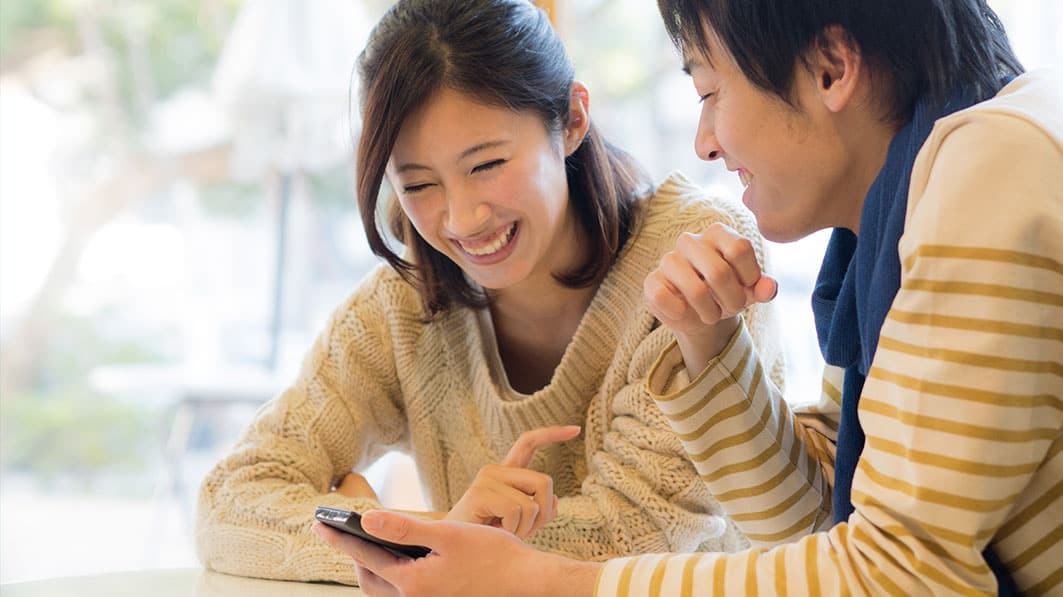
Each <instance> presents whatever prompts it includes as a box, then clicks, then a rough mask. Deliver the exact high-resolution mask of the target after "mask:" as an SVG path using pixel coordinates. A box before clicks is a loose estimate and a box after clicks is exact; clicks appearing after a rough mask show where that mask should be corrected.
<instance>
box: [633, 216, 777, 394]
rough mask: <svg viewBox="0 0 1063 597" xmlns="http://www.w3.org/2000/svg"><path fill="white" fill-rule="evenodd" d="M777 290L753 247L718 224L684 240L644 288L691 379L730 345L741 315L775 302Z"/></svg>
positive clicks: (650, 305) (653, 272)
mask: <svg viewBox="0 0 1063 597" xmlns="http://www.w3.org/2000/svg"><path fill="white" fill-rule="evenodd" d="M778 289H779V284H778V282H776V281H775V280H774V279H773V278H771V277H769V276H767V275H764V274H763V273H762V270H761V267H760V263H759V262H758V261H757V255H756V252H755V251H754V250H753V243H752V242H750V240H749V239H747V238H744V237H742V236H740V235H739V234H738V233H737V232H735V231H734V230H732V229H731V228H729V227H727V226H724V225H723V224H719V223H716V224H713V225H711V226H709V227H708V229H706V230H705V231H704V232H702V233H700V234H694V233H689V232H688V233H686V234H683V235H682V236H680V237H679V240H677V241H676V246H675V249H673V250H672V251H670V252H668V253H666V254H665V255H664V257H662V258H661V263H660V264H659V265H658V266H657V269H655V270H653V271H652V272H650V274H649V275H648V276H646V280H645V282H644V283H643V291H644V293H645V295H646V302H647V304H648V306H649V309H650V312H651V313H653V315H654V316H655V317H656V318H657V319H659V320H660V321H661V323H663V324H664V325H665V326H667V327H668V328H669V329H671V330H672V333H673V334H675V338H676V341H677V342H678V343H679V349H680V351H682V353H683V361H684V362H685V363H686V366H687V371H688V372H689V373H690V375H691V377H693V376H695V375H697V374H699V373H700V372H701V371H702V370H703V369H704V368H705V366H706V365H708V363H709V361H711V360H712V359H713V358H715V357H716V356H717V355H719V354H720V352H721V351H722V350H723V349H724V347H725V346H727V342H728V341H729V340H730V339H731V336H733V335H734V332H735V330H737V329H738V315H739V314H740V313H741V312H742V311H743V310H744V309H745V308H746V307H748V306H750V305H752V304H753V303H766V302H769V301H771V300H772V299H774V298H775V294H776V293H777V292H778Z"/></svg>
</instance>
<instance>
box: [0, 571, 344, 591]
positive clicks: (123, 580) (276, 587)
mask: <svg viewBox="0 0 1063 597" xmlns="http://www.w3.org/2000/svg"><path fill="white" fill-rule="evenodd" d="M0 595H2V596H3V597H127V596H128V597H143V596H145V595H150V596H151V597H230V596H235V597H240V596H243V595H249V596H254V597H351V596H352V595H353V596H356V597H357V596H359V595H362V592H361V591H359V590H358V588H357V587H349V586H346V585H337V584H324V583H305V582H284V581H277V580H261V579H257V578H242V577H239V576H229V575H227V574H219V573H217V572H210V571H208V570H203V569H202V568H181V569H176V570H146V571H140V572H117V573H112V574H100V575H96V576H74V577H70V578H56V579H51V580H40V581H33V582H24V583H12V584H5V585H2V586H0Z"/></svg>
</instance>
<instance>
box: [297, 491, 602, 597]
mask: <svg viewBox="0 0 1063 597" xmlns="http://www.w3.org/2000/svg"><path fill="white" fill-rule="evenodd" d="M362 527H363V528H364V529H365V530H366V531H368V532H369V533H370V534H372V535H375V536H377V537H379V538H381V539H385V540H387V541H391V542H394V543H403V544H408V545H424V546H425V547H428V548H429V549H431V550H432V553H431V554H429V555H428V556H427V557H424V558H419V559H416V560H411V559H408V558H402V557H398V556H396V555H394V554H391V553H389V552H387V551H385V550H383V549H381V548H379V547H377V546H375V545H373V544H371V543H369V542H366V541H362V540H361V539H358V538H357V537H354V536H352V535H348V534H346V533H342V532H340V531H337V530H335V529H331V528H329V527H327V526H325V525H323V524H321V523H316V524H315V525H314V527H313V531H314V533H315V534H317V535H318V536H319V537H321V538H322V539H323V540H324V541H326V542H328V544H329V545H331V546H333V547H335V548H336V549H338V550H339V551H341V552H343V553H345V554H347V555H348V556H350V557H351V558H352V559H353V560H354V562H355V564H357V568H358V584H359V585H360V587H361V589H362V592H363V593H365V594H366V595H370V596H372V597H399V596H402V597H422V596H428V595H432V596H442V597H449V596H452V595H462V596H465V597H480V596H492V597H493V596H494V595H511V596H514V597H522V596H525V595H527V596H531V595H536V596H538V595H573V596H576V597H580V596H589V595H591V594H592V593H593V592H594V583H595V581H596V580H597V578H598V571H599V569H600V567H601V564H595V563H590V562H577V561H575V560H569V559H567V558H563V557H560V556H557V555H553V554H548V553H545V552H541V551H538V550H536V549H534V548H532V547H530V546H528V545H527V544H525V543H523V542H521V541H520V540H519V539H517V538H516V536H514V535H512V534H511V533H507V532H504V531H502V530H499V529H494V528H491V527H487V526H483V525H475V524H468V523H459V522H449V521H426V520H418V519H416V518H412V517H408V516H404V515H402V514H396V513H394V512H382V511H372V512H367V513H366V514H365V515H364V516H362Z"/></svg>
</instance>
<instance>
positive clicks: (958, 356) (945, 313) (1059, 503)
mask: <svg viewBox="0 0 1063 597" xmlns="http://www.w3.org/2000/svg"><path fill="white" fill-rule="evenodd" d="M660 4H661V10H662V14H663V16H664V20H665V24H666V26H667V27H668V28H669V31H670V33H671V35H672V37H673V39H674V40H676V42H677V44H678V46H679V47H680V49H681V50H682V53H683V57H684V60H685V63H686V66H687V70H688V71H689V72H690V74H691V76H692V78H693V81H694V86H695V88H696V90H697V92H698V95H699V96H700V97H701V99H702V108H701V110H702V112H701V119H700V122H699V128H698V133H697V139H696V143H695V145H696V149H697V151H698V154H699V155H700V156H701V157H702V158H704V159H706V160H723V162H724V164H725V165H726V166H727V167H728V168H729V169H731V170H735V171H737V172H738V175H739V176H740V177H741V178H742V181H743V183H744V184H745V185H746V190H745V193H744V194H743V202H744V203H745V204H746V205H747V206H748V207H749V208H750V209H751V210H752V211H753V213H754V215H755V216H756V218H757V223H758V227H759V228H760V231H761V232H762V233H763V234H764V236H766V237H767V238H769V239H774V240H779V241H786V240H792V239H796V238H801V237H803V236H806V235H807V234H809V233H811V232H813V231H816V230H820V229H823V228H828V227H830V228H834V230H835V232H834V237H833V238H832V241H831V244H830V246H829V247H828V250H827V254H826V256H825V258H824V262H823V266H822V268H821V272H820V279H819V282H818V284H817V288H816V291H815V293H814V296H813V309H814V314H815V317H816V323H817V328H818V331H819V335H820V343H821V347H822V349H823V353H824V356H825V359H826V360H827V362H828V364H829V365H832V366H834V369H833V371H843V372H844V381H843V382H841V383H840V384H837V385H834V384H827V385H826V386H825V389H826V390H827V391H826V392H825V395H826V396H827V398H825V399H823V400H821V402H820V404H819V405H817V408H814V409H811V410H810V411H802V412H791V411H790V409H789V408H788V407H787V405H786V403H785V402H783V400H782V399H781V396H780V395H779V392H778V391H777V390H775V388H774V387H772V385H771V384H770V383H768V382H767V381H765V379H764V375H763V372H762V367H761V366H760V362H759V360H758V356H757V354H756V351H755V349H754V348H753V347H752V345H751V343H750V341H749V337H748V332H747V331H746V329H745V326H744V323H743V322H742V321H741V318H740V317H737V316H736V314H737V313H739V312H740V311H741V309H743V308H744V307H746V306H747V305H749V304H751V303H753V302H759V301H764V300H769V299H770V297H771V296H772V295H773V294H774V287H775V283H774V280H772V279H770V278H768V277H767V276H765V275H763V274H762V270H761V267H760V264H759V263H758V262H757V260H756V259H755V258H754V257H753V252H752V250H751V246H750V245H749V243H748V242H747V241H745V240H744V239H742V238H740V237H739V236H738V235H736V234H735V233H734V232H733V231H730V230H728V229H726V228H724V227H720V226H714V227H711V228H709V229H708V230H706V231H703V232H701V233H699V234H691V235H689V236H686V237H683V238H681V239H680V241H679V242H678V244H677V246H676V248H675V250H674V251H673V252H672V253H671V254H669V255H666V256H665V257H664V258H663V259H662V262H661V265H660V266H659V267H658V269H657V270H656V271H654V272H653V273H651V274H650V276H649V277H648V278H647V280H646V283H645V290H646V298H647V301H648V303H649V305H650V308H651V310H652V311H653V312H654V313H655V314H656V315H657V317H658V318H659V319H660V320H661V321H662V322H663V323H664V324H665V325H666V326H667V327H669V328H670V329H671V330H672V332H673V333H674V335H675V339H676V344H675V345H673V346H672V347H670V348H668V349H666V350H665V352H664V354H662V356H661V358H660V360H659V361H658V364H657V366H656V367H655V369H654V370H653V371H651V374H650V379H649V380H648V384H649V388H650V390H651V394H652V395H653V396H654V399H655V400H656V401H657V404H658V406H659V407H660V409H661V410H662V412H664V413H665V415H666V416H668V417H669V418H670V419H671V422H672V426H673V429H674V430H675V431H676V433H677V434H678V435H679V437H680V439H681V440H682V441H683V445H684V447H685V448H686V450H687V452H688V453H689V455H690V457H691V459H692V460H693V461H694V463H695V465H696V466H697V468H698V471H699V473H700V474H701V475H702V478H703V479H704V481H705V483H706V484H707V486H708V487H709V489H710V490H711V492H712V493H713V495H714V496H715V497H716V498H717V499H718V500H719V501H720V503H721V504H723V506H724V507H725V508H726V509H727V511H728V513H729V514H730V515H731V517H732V519H733V520H735V521H736V522H737V524H738V525H739V526H740V528H742V530H743V531H744V532H745V533H746V534H747V536H748V537H750V538H751V540H753V541H754V542H755V543H757V544H758V545H756V546H755V547H754V549H752V550H749V551H745V552H740V553H734V554H683V555H661V554H654V555H646V556H638V557H633V558H625V559H619V560H613V561H610V562H608V563H606V564H605V565H604V566H603V565H600V564H592V563H578V562H573V561H570V560H564V559H561V558H558V557H556V556H552V555H548V554H542V553H538V552H535V551H533V550H531V549H529V548H526V547H524V546H523V545H522V544H521V543H519V542H518V541H516V540H515V539H513V538H511V537H509V536H507V535H505V534H504V533H501V532H493V530H492V529H475V528H472V527H464V526H458V525H447V524H440V523H422V522H417V521H413V520H410V519H408V518H403V517H400V516H398V515H394V514H387V513H374V514H371V515H369V516H367V517H366V518H365V524H366V526H367V527H368V528H369V530H370V532H372V533H374V534H376V535H379V536H381V537H383V538H386V539H389V540H393V541H400V542H407V543H415V544H420V545H426V546H429V547H431V548H432V549H433V550H434V551H435V553H434V554H433V555H432V556H430V557H427V558H424V559H422V560H417V561H400V560H397V559H396V558H394V557H392V556H389V555H388V554H386V553H384V552H382V551H380V550H377V549H375V548H372V547H370V546H368V545H367V544H365V543H361V542H358V541H357V540H354V539H347V538H344V537H339V536H338V535H336V534H333V533H327V532H325V533H322V534H323V535H324V536H325V538H326V539H327V540H328V541H329V542H330V543H332V544H333V545H334V546H337V547H339V548H340V549H342V550H344V551H345V552H346V553H348V554H349V555H351V556H352V557H353V558H354V559H355V560H357V561H358V562H359V563H361V564H362V565H363V566H365V567H366V568H367V569H368V570H371V571H372V572H373V573H374V575H373V576H371V577H369V582H368V583H366V586H365V589H366V591H367V592H368V593H369V594H373V595H377V594H380V595H387V594H402V595H420V594H433V595H438V594H456V593H461V594H466V595H469V594H507V595H520V594H529V595H531V594H568V595H589V594H591V593H592V592H597V594H600V595H656V594H667V595H687V594H691V593H697V594H699V595H705V594H710V592H711V593H725V592H726V593H734V594H782V593H787V594H811V595H816V594H827V595H831V594H849V593H852V594H906V595H916V594H944V593H979V594H991V593H995V592H1001V593H1008V592H1015V591H1022V592H1024V593H1029V594H1049V593H1057V592H1059V591H1061V590H1063V262H1061V261H1060V259H1061V256H1063V117H1061V116H1060V111H1059V106H1061V105H1063V83H1061V82H1060V80H1059V79H1058V78H1055V76H1054V75H1050V74H1048V73H1032V74H1022V72H1021V70H1022V69H1021V67H1020V66H1019V64H1018V62H1017V61H1016V60H1015V58H1014V56H1013V54H1012V53H1011V50H1010V48H1009V47H1008V42H1007V39H1006V37H1005V35H1004V32H1003V29H1002V28H1001V26H1000V24H999V22H998V20H997V19H996V16H995V15H994V14H993V13H992V11H991V10H990V9H989V8H988V7H987V6H986V4H985V2H984V1H983V0H940V1H931V0H865V1H862V2H852V3H839V2H827V1H825V0H824V1H819V0H805V1H802V2H793V1H790V0H786V1H783V0H720V1H714V2H709V1H707V0H661V2H660ZM689 380H692V381H689ZM838 386H840V391H838V390H835V389H834V388H837V387H838ZM831 395H833V396H834V397H835V400H836V402H835V400H831V399H830V396H831ZM839 395H840V396H839ZM318 532H320V531H318ZM555 579H556V580H555ZM551 583H557V584H551Z"/></svg>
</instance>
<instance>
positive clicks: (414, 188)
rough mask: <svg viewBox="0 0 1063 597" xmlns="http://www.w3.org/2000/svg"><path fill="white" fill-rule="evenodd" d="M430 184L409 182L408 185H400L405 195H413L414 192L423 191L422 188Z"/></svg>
mask: <svg viewBox="0 0 1063 597" xmlns="http://www.w3.org/2000/svg"><path fill="white" fill-rule="evenodd" d="M430 186H432V185H431V184H429V183H424V184H409V185H405V186H404V187H402V192H403V193H405V194H407V195H413V194H414V193H417V192H419V191H423V190H425V189H427V188H428V187H430Z"/></svg>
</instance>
